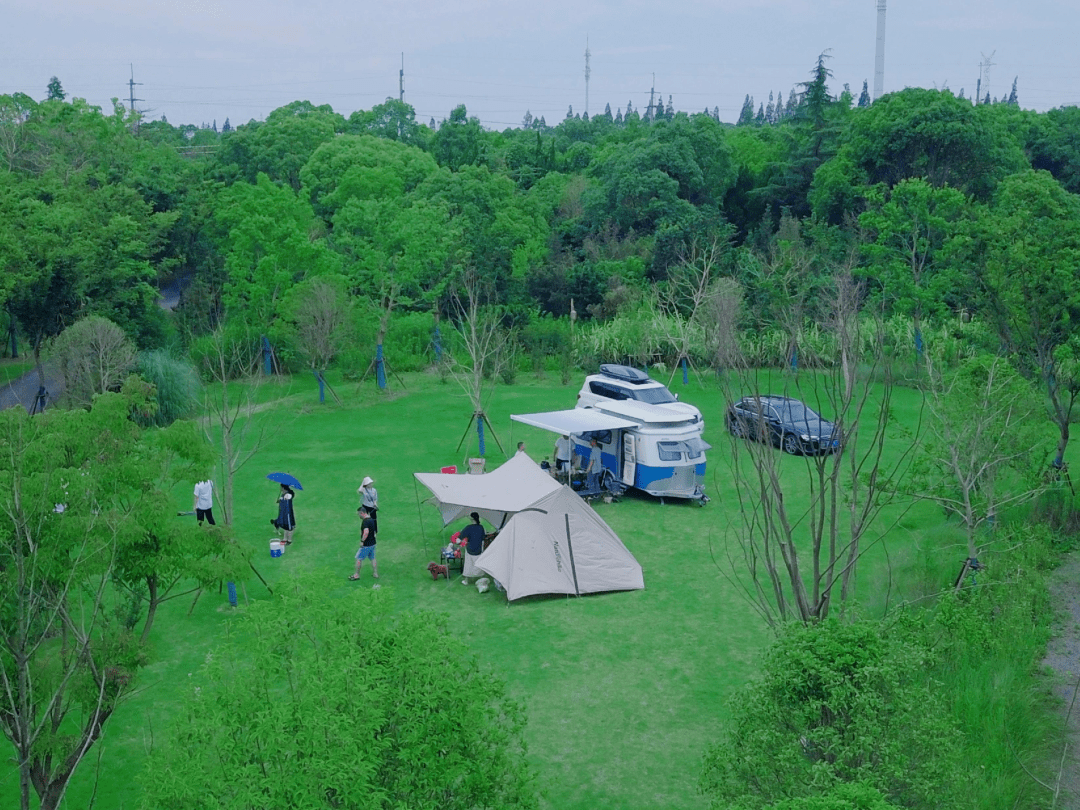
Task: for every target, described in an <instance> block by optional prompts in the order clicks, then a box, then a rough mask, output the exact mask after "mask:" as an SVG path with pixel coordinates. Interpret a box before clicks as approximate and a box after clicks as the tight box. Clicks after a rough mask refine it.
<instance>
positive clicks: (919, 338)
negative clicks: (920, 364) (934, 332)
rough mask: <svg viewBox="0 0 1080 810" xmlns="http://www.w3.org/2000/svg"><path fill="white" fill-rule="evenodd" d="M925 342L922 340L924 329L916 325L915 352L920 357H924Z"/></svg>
mask: <svg viewBox="0 0 1080 810" xmlns="http://www.w3.org/2000/svg"><path fill="white" fill-rule="evenodd" d="M922 353H923V342H922V330H921V329H919V328H918V327H916V329H915V354H916V355H918V357H922Z"/></svg>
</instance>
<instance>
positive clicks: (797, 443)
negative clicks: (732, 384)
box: [725, 396, 840, 455]
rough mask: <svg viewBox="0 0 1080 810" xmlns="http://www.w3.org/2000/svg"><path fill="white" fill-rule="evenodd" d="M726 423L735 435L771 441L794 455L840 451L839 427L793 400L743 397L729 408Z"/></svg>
mask: <svg viewBox="0 0 1080 810" xmlns="http://www.w3.org/2000/svg"><path fill="white" fill-rule="evenodd" d="M725 423H726V424H727V428H728V430H730V431H731V433H732V435H733V436H738V437H740V438H745V439H760V440H762V441H764V440H766V439H768V440H769V441H771V442H772V443H773V444H776V445H779V446H780V447H782V448H783V449H784V452H785V453H791V454H792V455H795V454H797V453H813V454H817V453H832V452H835V451H836V450H838V449H839V448H840V431H838V430H837V429H836V425H834V424H833V423H832V422H830V421H828V420H827V419H825V418H823V417H822V416H821V415H820V414H819V413H817V412H816V411H814V410H813V409H812V408H808V407H807V406H806V405H804V404H803V403H802V402H800V401H799V400H797V399H792V398H791V397H776V396H752V397H743V398H742V399H740V400H739V401H738V402H736V403H734V404H733V405H731V406H729V407H728V412H727V416H726V417H725Z"/></svg>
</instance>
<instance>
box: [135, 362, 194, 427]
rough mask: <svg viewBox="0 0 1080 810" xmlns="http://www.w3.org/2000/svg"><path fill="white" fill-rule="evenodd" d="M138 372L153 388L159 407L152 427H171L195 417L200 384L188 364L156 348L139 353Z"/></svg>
mask: <svg viewBox="0 0 1080 810" xmlns="http://www.w3.org/2000/svg"><path fill="white" fill-rule="evenodd" d="M138 372H139V376H141V377H142V378H143V379H144V380H146V381H147V382H150V383H153V384H154V386H155V388H156V396H157V405H158V407H157V412H156V413H155V414H154V416H153V419H152V420H151V421H152V422H153V423H154V424H155V425H159V426H164V425H170V424H172V423H173V422H175V421H176V420H177V419H186V418H187V417H189V416H193V415H194V414H195V412H196V410H197V409H198V407H199V395H200V392H201V391H202V383H201V382H200V381H199V373H198V372H197V371H196V370H195V367H194V366H193V365H191V363H189V362H186V361H184V360H178V359H177V358H175V357H173V356H171V355H170V354H169V353H168V352H166V351H164V350H163V349H155V350H153V351H149V352H142V353H140V354H139V358H138Z"/></svg>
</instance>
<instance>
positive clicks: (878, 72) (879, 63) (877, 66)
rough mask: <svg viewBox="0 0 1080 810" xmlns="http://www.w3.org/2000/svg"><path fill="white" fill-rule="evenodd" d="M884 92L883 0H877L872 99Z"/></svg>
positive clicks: (877, 97) (876, 98)
mask: <svg viewBox="0 0 1080 810" xmlns="http://www.w3.org/2000/svg"><path fill="white" fill-rule="evenodd" d="M884 92H885V0H877V47H876V49H875V52H874V101H877V100H878V99H879V98H881V94H882V93H884Z"/></svg>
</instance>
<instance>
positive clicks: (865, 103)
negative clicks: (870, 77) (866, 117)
mask: <svg viewBox="0 0 1080 810" xmlns="http://www.w3.org/2000/svg"><path fill="white" fill-rule="evenodd" d="M857 106H858V107H860V108H862V107H869V106H870V88H869V87H868V86H867V83H866V79H863V83H862V92H861V93H859V103H858V105H857Z"/></svg>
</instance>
